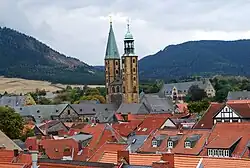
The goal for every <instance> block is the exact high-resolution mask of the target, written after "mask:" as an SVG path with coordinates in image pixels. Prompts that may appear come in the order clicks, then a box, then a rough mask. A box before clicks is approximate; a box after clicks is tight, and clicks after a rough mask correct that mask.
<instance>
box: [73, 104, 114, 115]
mask: <svg viewBox="0 0 250 168" xmlns="http://www.w3.org/2000/svg"><path fill="white" fill-rule="evenodd" d="M70 106H71V107H72V108H73V109H74V110H75V111H76V112H77V113H78V114H95V113H96V112H103V113H104V112H114V111H116V110H117V108H116V106H115V105H114V104H92V103H85V104H84V103H81V104H71V105H70Z"/></svg>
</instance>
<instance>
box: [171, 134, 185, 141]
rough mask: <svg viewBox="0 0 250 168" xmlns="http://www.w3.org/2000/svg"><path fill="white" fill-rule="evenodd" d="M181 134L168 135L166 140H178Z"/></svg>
mask: <svg viewBox="0 0 250 168" xmlns="http://www.w3.org/2000/svg"><path fill="white" fill-rule="evenodd" d="M181 137H182V136H181V135H174V136H169V137H168V141H174V142H175V141H178V140H179V139H181Z"/></svg>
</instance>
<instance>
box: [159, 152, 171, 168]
mask: <svg viewBox="0 0 250 168" xmlns="http://www.w3.org/2000/svg"><path fill="white" fill-rule="evenodd" d="M161 160H163V161H166V162H168V163H169V164H168V168H174V154H173V153H164V154H162V157H161Z"/></svg>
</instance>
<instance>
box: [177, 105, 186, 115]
mask: <svg viewBox="0 0 250 168" xmlns="http://www.w3.org/2000/svg"><path fill="white" fill-rule="evenodd" d="M176 105H177V107H178V109H179V111H180V112H181V113H187V112H188V103H178V104H176Z"/></svg>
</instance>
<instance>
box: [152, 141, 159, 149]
mask: <svg viewBox="0 0 250 168" xmlns="http://www.w3.org/2000/svg"><path fill="white" fill-rule="evenodd" d="M157 145H158V143H157V140H153V141H152V147H154V148H156V147H157Z"/></svg>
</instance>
